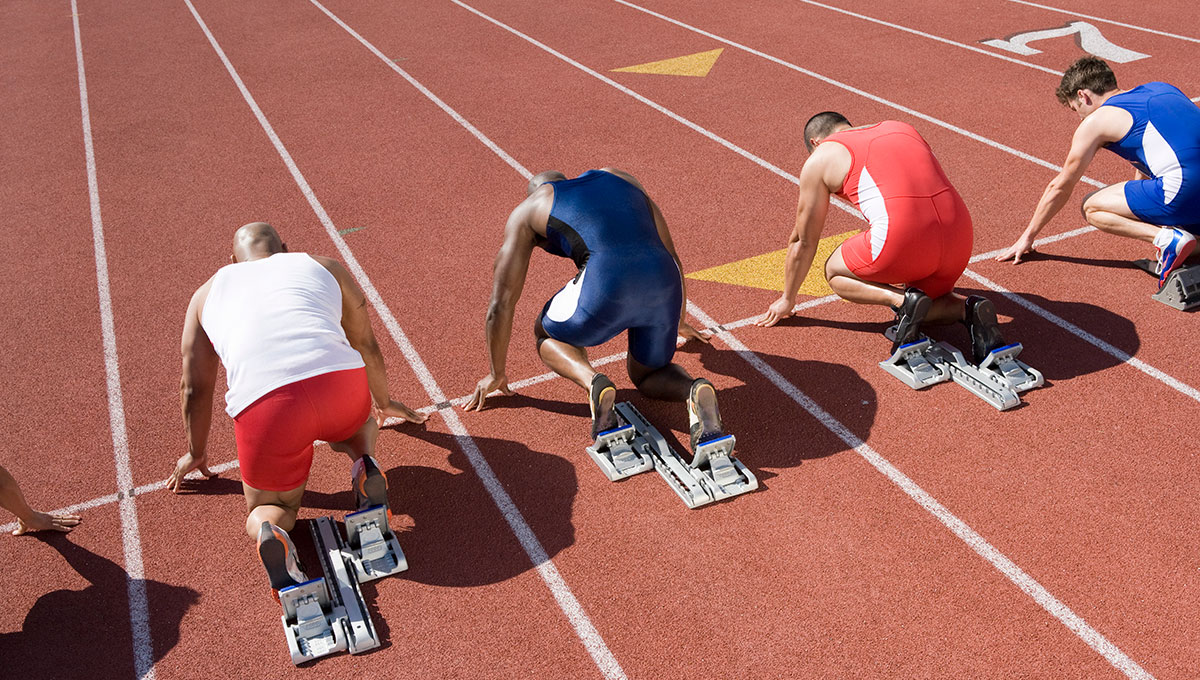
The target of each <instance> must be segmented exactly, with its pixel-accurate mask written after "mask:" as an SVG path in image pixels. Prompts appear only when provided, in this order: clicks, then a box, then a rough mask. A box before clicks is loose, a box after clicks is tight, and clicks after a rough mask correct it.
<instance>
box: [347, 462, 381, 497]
mask: <svg viewBox="0 0 1200 680" xmlns="http://www.w3.org/2000/svg"><path fill="white" fill-rule="evenodd" d="M350 485H351V486H352V487H354V499H355V501H356V505H357V506H358V509H359V510H362V509H363V508H373V507H375V506H376V505H387V504H388V497H387V477H384V476H383V472H381V471H380V470H379V466H378V465H377V464H376V463H375V459H374V458H372V457H370V456H363V457H362V458H359V459H358V460H355V461H354V464H353V465H352V466H351V467H350Z"/></svg>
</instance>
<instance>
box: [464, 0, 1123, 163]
mask: <svg viewBox="0 0 1200 680" xmlns="http://www.w3.org/2000/svg"><path fill="white" fill-rule="evenodd" d="M612 1H613V2H616V3H618V4H621V5H625V6H626V7H629V8H630V9H635V10H637V11H639V12H643V13H645V14H649V15H650V16H652V17H655V18H658V19H661V20H663V21H665V22H667V23H669V24H674V25H676V26H679V27H680V28H684V29H686V30H689V31H691V32H693V33H696V34H699V35H702V36H705V37H706V38H711V39H713V40H716V41H717V42H721V43H725V44H726V45H729V46H730V47H736V48H737V49H739V50H742V51H743V52H748V53H749V54H753V55H754V56H756V57H761V58H763V59H766V60H767V61H769V62H772V63H774V64H778V65H779V66H783V67H784V68H787V69H790V70H792V71H795V72H797V73H802V74H804V75H806V76H809V77H810V78H815V79H817V80H820V81H822V82H824V83H827V84H829V85H833V86H834V87H837V88H840V89H842V90H845V91H847V92H850V93H853V94H857V95H859V96H860V97H864V98H866V99H870V100H871V101H873V102H876V103H878V104H883V105H884V106H887V107H889V108H893V109H895V110H897V111H901V112H903V113H907V114H908V115H910V116H913V117H914V118H920V119H921V120H923V121H926V122H929V123H933V124H934V125H937V126H938V127H941V128H945V129H947V130H950V131H951V132H956V133H958V134H960V135H962V136H964V137H967V138H968V139H973V140H975V141H977V142H979V143H981V144H985V145H987V146H990V147H992V148H993V149H997V150H999V151H1003V152H1005V153H1007V154H1011V155H1013V156H1016V157H1017V158H1021V159H1023V160H1026V161H1029V162H1030V163H1034V164H1036V165H1040V166H1042V167H1043V168H1047V169H1050V170H1054V171H1055V172H1060V171H1062V166H1060V165H1055V164H1054V163H1051V162H1050V161H1046V160H1042V159H1041V158H1038V157H1037V156H1034V155H1032V154H1028V153H1025V152H1024V151H1020V150H1018V149H1014V148H1013V147H1011V146H1008V145H1007V144H1001V143H1000V142H997V141H995V140H993V139H989V138H987V137H984V136H983V135H980V134H976V133H974V132H971V131H970V130H967V129H965V128H961V127H959V126H957V125H954V124H952V123H948V122H946V121H944V120H942V119H940V118H935V117H934V116H931V115H929V114H926V113H921V112H920V111H917V110H915V109H911V108H909V107H907V106H904V105H903V104H898V103H896V102H894V101H891V100H889V99H884V98H883V97H880V96H878V95H875V94H871V93H870V92H867V91H866V90H861V89H859V88H857V87H854V86H853V85H849V84H847V83H843V82H842V81H840V80H835V79H833V78H830V77H828V76H824V75H821V74H820V73H817V72H816V71H810V70H809V69H806V68H804V67H802V66H798V65H796V64H793V63H791V62H790V61H785V60H783V59H780V58H778V57H773V56H771V55H769V54H767V53H766V52H762V51H760V50H756V49H754V48H753V47H748V46H746V45H743V44H741V43H739V42H735V41H733V40H730V39H728V38H722V37H721V36H719V35H716V34H714V33H710V32H708V31H705V30H704V29H701V28H697V27H695V26H692V25H691V24H687V23H684V22H682V21H680V20H678V19H672V18H671V17H668V16H666V15H664V14H659V13H658V12H655V11H654V10H650V9H646V8H645V7H641V6H640V5H635V4H633V3H632V2H629V1H628V0H612ZM451 2H454V3H455V4H460V5H461V4H462V3H461V2H459V0H451ZM1080 181H1082V182H1086V183H1087V184H1091V185H1092V186H1095V187H1104V186H1107V185H1106V184H1104V183H1103V182H1100V181H1098V180H1095V179H1092V178H1091V177H1087V176H1084V177H1081V178H1080Z"/></svg>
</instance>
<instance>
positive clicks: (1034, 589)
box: [310, 0, 1152, 678]
mask: <svg viewBox="0 0 1200 680" xmlns="http://www.w3.org/2000/svg"><path fill="white" fill-rule="evenodd" d="M310 1H312V2H313V3H314V4H315V3H316V0H310ZM451 1H452V2H454V3H455V4H458V5H461V6H463V7H464V8H465V9H468V10H470V11H472V12H474V13H475V14H478V15H479V16H481V17H483V18H485V19H488V20H489V21H492V22H493V23H495V24H497V25H499V26H502V27H504V28H506V29H507V30H509V31H511V32H514V33H518V35H522V36H523V34H520V33H519V32H517V31H515V29H512V28H509V27H507V26H504V24H501V23H500V22H498V21H496V20H494V19H491V18H490V17H487V15H484V14H482V13H481V12H479V11H477V10H475V9H473V8H471V7H468V6H466V5H464V4H463V3H462V2H459V0H451ZM347 30H349V29H347ZM527 39H529V40H531V41H532V39H531V38H527ZM360 40H361V38H360ZM544 49H546V50H547V51H551V52H553V51H552V50H550V48H544ZM380 54H382V53H380ZM557 56H560V58H563V59H565V60H569V58H567V57H565V56H563V55H557ZM579 66H580V68H582V69H583V70H585V71H590V69H587V68H586V67H583V66H582V65H579ZM597 75H598V74H597ZM601 77H602V76H601ZM631 94H634V96H637V97H639V98H640V95H636V93H632V92H631ZM646 101H647V102H648V101H649V100H646ZM664 112H665V113H668V115H672V116H673V114H671V113H670V112H666V111H664ZM715 141H722V142H723V141H724V140H720V139H719V138H718V140H715ZM723 145H725V146H729V144H728V143H726V144H723ZM735 148H736V147H735ZM771 167H774V166H771ZM777 174H783V171H782V170H778V172H777ZM793 182H795V180H793ZM836 297H837V296H826V297H825V298H821V299H819V300H814V301H811V303H813V304H811V306H816V305H817V304H821V303H822V301H823V300H829V299H830V298H833V299H836ZM687 308H688V311H689V312H690V313H691V314H692V315H693V316H695V317H696V318H697V319H699V320H700V321H701V323H702V324H704V325H705V326H707V327H709V328H719V326H718V324H717V322H716V320H715V319H713V318H712V317H710V316H708V315H707V314H705V313H704V311H703V310H701V309H700V308H699V307H698V306H696V305H695V304H694V303H692V302H691V301H690V300H689V301H688V302H687ZM717 335H718V337H720V338H721V339H722V340H723V341H725V343H726V344H727V345H729V347H730V348H732V349H733V350H734V351H735V352H737V354H738V355H739V356H740V357H742V358H743V359H744V360H746V361H747V362H748V363H750V364H751V365H752V366H753V367H754V368H755V369H756V370H758V371H759V372H760V373H762V374H763V375H764V376H766V377H767V378H768V379H769V380H771V382H772V383H774V384H775V385H776V386H777V387H779V388H780V389H781V390H782V391H783V392H784V393H786V394H787V395H788V396H790V397H792V399H793V400H795V401H796V402H797V403H798V404H799V405H800V406H801V407H803V408H804V409H805V410H806V411H808V412H809V413H810V414H812V415H813V416H814V417H816V418H817V420H818V421H820V422H821V424H822V425H824V426H825V427H826V428H828V429H829V430H830V431H831V432H833V433H834V434H836V435H837V436H838V437H839V438H840V439H842V441H843V442H845V443H846V444H847V445H848V446H850V447H851V448H852V449H854V450H855V452H857V453H859V455H861V456H862V457H863V458H864V459H866V460H867V461H868V462H869V463H871V464H872V465H873V466H874V467H875V468H876V469H877V470H878V471H879V472H881V473H883V474H884V475H885V476H886V477H888V479H890V480H891V481H892V482H893V483H895V484H896V485H897V486H899V487H900V488H901V489H902V490H903V491H904V492H905V493H906V494H908V495H909V497H911V498H912V499H913V500H914V501H916V502H917V503H918V504H919V505H920V506H921V507H922V508H924V509H925V510H927V511H928V512H930V513H931V514H933V515H934V516H935V517H936V518H937V519H938V520H939V521H941V522H942V523H943V524H944V525H945V526H946V527H947V528H948V529H950V530H951V531H952V532H953V533H954V534H955V535H956V536H958V537H959V538H960V539H961V540H963V541H964V542H965V543H967V545H968V546H970V547H971V548H972V549H973V550H974V551H975V552H976V553H978V554H979V555H980V556H981V557H983V558H984V559H986V560H987V561H988V562H989V563H991V564H992V565H993V566H994V567H995V568H996V569H998V570H999V571H1000V572H1001V573H1003V574H1004V575H1005V576H1006V577H1008V578H1009V579H1010V580H1011V581H1012V582H1013V583H1014V584H1016V585H1017V586H1018V587H1019V588H1020V589H1021V590H1022V591H1023V592H1025V593H1026V594H1027V595H1029V596H1030V597H1032V598H1033V599H1034V600H1035V601H1036V602H1037V603H1038V604H1039V605H1040V606H1042V607H1043V608H1044V609H1045V610H1046V611H1047V612H1049V613H1050V614H1051V615H1052V616H1054V617H1055V618H1057V619H1058V620H1059V621H1061V622H1062V623H1063V624H1064V625H1065V626H1067V628H1069V629H1070V630H1071V631H1072V632H1074V633H1075V634H1076V635H1078V636H1079V637H1080V638H1081V639H1082V640H1083V641H1084V642H1085V643H1087V644H1088V645H1089V646H1090V647H1092V649H1094V650H1095V651H1097V652H1098V653H1100V654H1101V655H1102V656H1104V658H1105V659H1107V660H1108V661H1109V663H1111V664H1112V665H1113V666H1115V667H1116V668H1118V669H1119V670H1121V671H1122V672H1124V673H1125V674H1126V675H1127V676H1129V677H1132V678H1150V677H1152V676H1150V675H1149V674H1148V673H1146V672H1145V671H1144V670H1142V668H1141V667H1140V666H1138V664H1137V663H1135V662H1134V661H1133V660H1132V659H1130V658H1129V657H1128V656H1126V655H1125V654H1124V653H1123V652H1122V651H1121V650H1120V649H1118V648H1117V647H1116V646H1115V645H1113V644H1112V643H1111V642H1109V641H1108V639H1107V638H1105V637H1104V636H1103V635H1101V634H1100V633H1099V632H1098V631H1096V630H1095V629H1093V628H1092V627H1091V626H1089V625H1088V624H1087V622H1086V621H1084V620H1083V619H1082V618H1080V617H1079V616H1078V615H1076V614H1075V613H1074V612H1073V611H1071V609H1070V608H1069V607H1067V606H1066V605H1065V604H1063V603H1062V602H1060V601H1059V600H1058V599H1057V598H1055V597H1054V596H1053V595H1052V594H1050V592H1049V591H1048V590H1046V588H1045V587H1043V586H1042V585H1041V584H1039V583H1038V582H1037V581H1036V580H1034V579H1033V577H1031V576H1029V575H1028V574H1026V573H1025V572H1024V571H1023V570H1022V569H1021V568H1020V567H1018V566H1017V565H1016V564H1015V563H1014V562H1013V561H1012V560H1010V559H1009V558H1008V557H1006V556H1004V554H1003V553H1001V552H1000V551H999V550H997V549H996V548H995V547H993V546H992V545H991V544H990V543H988V542H987V540H986V539H984V538H983V537H982V536H981V535H980V534H978V533H977V532H975V531H974V530H973V529H971V528H970V527H969V526H968V525H967V524H966V523H965V522H963V521H962V520H961V519H959V518H958V517H956V516H955V515H954V514H953V513H951V512H950V511H949V510H948V509H946V507H945V506H943V505H942V504H941V503H939V502H938V501H937V500H936V499H934V498H933V497H932V496H930V495H929V494H928V493H927V492H926V491H924V490H923V489H921V488H920V487H919V486H918V485H917V484H916V483H915V482H913V481H912V480H911V479H910V478H908V477H907V476H906V475H904V473H902V472H900V471H899V470H898V469H897V468H896V467H895V466H893V465H892V464H891V463H889V462H888V461H887V460H886V459H884V458H883V457H882V456H880V455H879V454H878V453H877V452H875V451H874V450H873V449H871V447H870V446H868V445H867V444H866V443H865V442H863V441H862V440H861V439H859V438H858V437H857V436H856V435H854V434H853V433H852V432H850V430H849V429H848V428H846V427H845V426H844V425H842V423H840V422H839V421H838V420H836V419H835V418H833V416H832V415H830V414H829V413H828V412H827V411H825V410H824V409H822V408H821V407H820V406H819V405H818V404H817V403H816V402H815V401H813V400H812V399H811V398H809V397H808V396H807V395H805V394H804V393H803V392H801V391H800V390H799V389H798V388H797V387H796V386H795V385H793V384H792V383H790V382H788V381H787V380H786V379H785V378H784V377H783V376H782V375H780V374H779V373H778V372H777V371H775V369H773V368H771V367H770V366H769V365H768V364H767V363H766V362H765V361H763V360H762V359H761V358H760V357H759V356H758V355H757V354H755V353H754V352H751V351H750V350H749V348H747V347H746V345H744V344H743V343H742V342H741V341H740V340H738V339H737V338H735V337H734V336H733V334H732V333H730V332H729V331H728V330H727V329H726V330H718V331H717ZM450 411H451V412H453V409H450Z"/></svg>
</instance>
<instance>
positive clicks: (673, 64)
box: [613, 47, 725, 78]
mask: <svg viewBox="0 0 1200 680" xmlns="http://www.w3.org/2000/svg"><path fill="white" fill-rule="evenodd" d="M723 51H725V48H724V47H718V48H717V49H715V50H709V51H707V52H697V53H695V54H688V55H685V56H682V57H675V58H673V59H663V60H662V61H652V62H649V63H647V64H638V65H636V66H626V67H625V68H614V69H613V71H620V72H622V73H653V74H656V75H660V76H693V77H696V78H703V77H704V76H706V75H708V71H709V69H711V68H712V67H713V64H715V63H717V57H719V56H721V52H723Z"/></svg>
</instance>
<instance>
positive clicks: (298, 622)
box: [279, 578, 347, 666]
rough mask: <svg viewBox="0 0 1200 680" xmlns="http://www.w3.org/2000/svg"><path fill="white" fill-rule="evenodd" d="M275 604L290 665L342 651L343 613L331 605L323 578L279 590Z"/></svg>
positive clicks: (342, 609)
mask: <svg viewBox="0 0 1200 680" xmlns="http://www.w3.org/2000/svg"><path fill="white" fill-rule="evenodd" d="M279 604H281V605H283V616H282V617H281V618H282V619H283V632H284V634H285V635H286V636H287V643H288V651H289V652H291V655H292V663H294V664H296V665H297V666H299V665H300V664H302V663H304V662H305V661H312V660H313V659H316V658H319V657H322V656H326V655H328V654H333V653H335V652H344V651H346V646H347V642H346V610H345V609H344V608H342V607H335V606H334V605H333V602H332V601H331V600H330V597H329V588H328V587H327V586H326V584H325V579H324V578H314V579H312V580H309V581H305V582H304V583H301V584H299V585H295V586H291V587H290V588H284V589H283V590H280V591H279Z"/></svg>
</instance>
